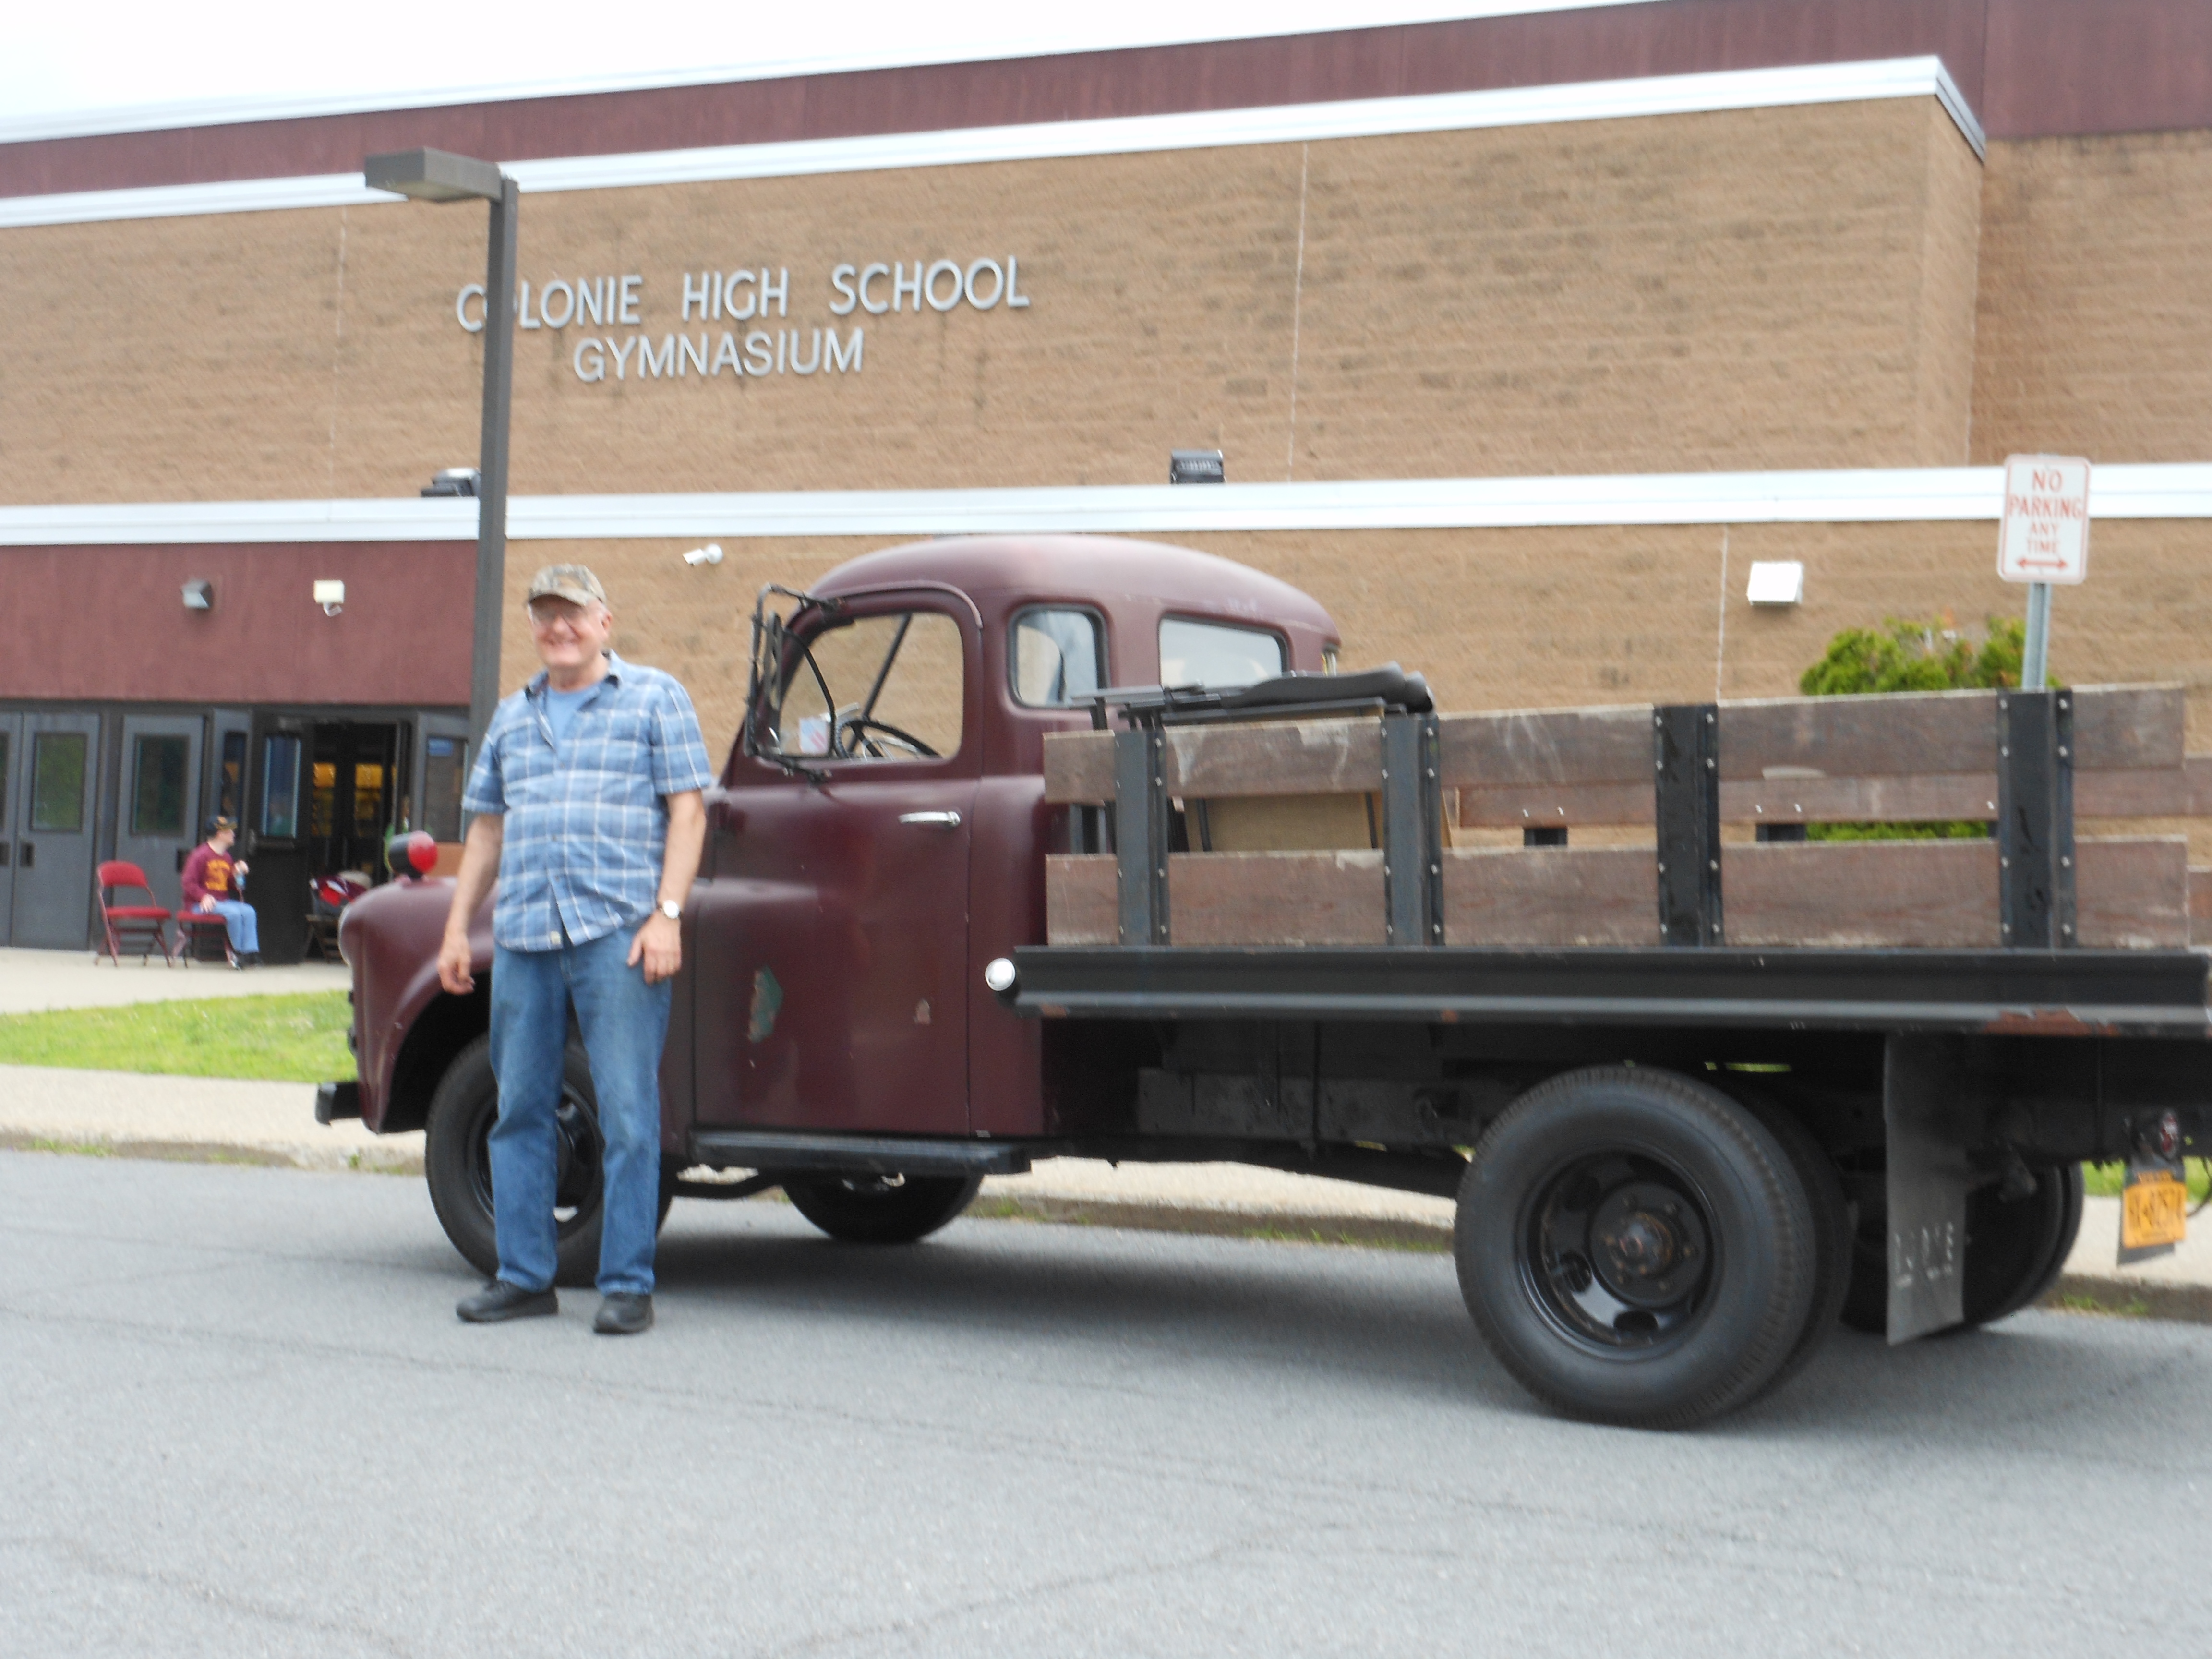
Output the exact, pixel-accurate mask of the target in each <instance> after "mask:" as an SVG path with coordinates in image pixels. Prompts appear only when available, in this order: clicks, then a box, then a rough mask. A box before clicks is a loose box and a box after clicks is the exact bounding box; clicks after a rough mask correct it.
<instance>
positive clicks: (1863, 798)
mask: <svg viewBox="0 0 2212 1659" xmlns="http://www.w3.org/2000/svg"><path fill="white" fill-rule="evenodd" d="M1996 815H1997V778H1996V773H1994V772H1981V773H1964V774H1960V773H1944V772H1923V773H1917V774H1907V775H1904V776H1901V777H1835V778H1747V779H1738V780H1736V781H1732V782H1726V783H1723V784H1722V785H1721V820H1722V822H1723V823H1865V822H1868V821H1869V820H1871V821H1876V822H1885V821H1886V822H1891V823H1942V822H1946V821H1948V820H1950V819H1953V818H1979V819H1990V818H1995V817H1996Z"/></svg>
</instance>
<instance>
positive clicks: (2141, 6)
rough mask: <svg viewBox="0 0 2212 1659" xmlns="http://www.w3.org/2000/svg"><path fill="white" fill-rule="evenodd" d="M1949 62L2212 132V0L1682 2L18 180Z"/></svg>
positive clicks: (528, 112) (539, 111) (440, 119)
mask: <svg viewBox="0 0 2212 1659" xmlns="http://www.w3.org/2000/svg"><path fill="white" fill-rule="evenodd" d="M1923 55H1936V56H1940V57H1941V58H1942V59H1943V61H1944V63H1945V64H1947V65H1948V68H1949V69H1950V71H1951V76H1952V78H1953V79H1954V81H1956V82H1958V85H1959V88H1960V91H1961V92H1962V93H1964V94H1966V101H1967V102H1968V104H1969V105H1971V106H1972V107H1973V108H1974V110H1975V111H1976V112H1977V113H1978V114H1979V115H1980V116H1981V117H1982V118H1983V121H1984V125H1986V126H1987V128H1988V129H1989V131H1990V136H1991V137H1999V138H2031V137H2051V136H2056V135H2059V134H2064V133H2088V132H2118V131H2146V130H2151V131H2155V130H2174V129H2181V128H2190V127H2201V126H2208V125H2212V0H1666V3H1663V4H1657V5H1626V6H1603V7H1596V8H1593V9H1589V10H1582V11H1565V12H1540V13H1534V14H1530V15H1522V16H1515V17H1491V18H1473V19H1467V20H1462V21H1455V22H1442V23H1423V24H1407V25H1399V26H1393V27H1387V28H1373V29H1349V30H1342V31H1339V32H1337V33H1328V34H1305V35H1284V36H1277V37H1274V38H1272V39H1268V40H1230V41H1218V42H1212V43H1204V44H1200V45H1195V46H1156V47H1146V48H1141V49H1136V50H1131V51H1127V52H1080V53H1073V54H1069V55H1066V56H1061V57H1050V58H1018V59H1010V60H1006V61H1003V62H998V63H982V64H934V65H921V66H918V67H915V68H911V69H896V70H868V71H865V72H859V73H853V74H846V75H815V76H793V77H791V78H788V79H785V80H777V81H754V82H733V83H729V84H726V85H719V86H703V87H676V88H668V89H665V90H659V91H646V92H617V93H599V94H588V95H581V96H576V97H568V98H534V99H516V100H508V101H502V102H495V103H483V104H471V105H459V106H447V107H444V108H437V109H423V110H402V111H386V112H368V113H362V114H351V115H333V116H321V117H315V118H307V119H301V120H290V121H260V122H248V123H244V124H240V125H229V126H210V127H187V128H178V129H174V130H173V131H166V132H134V133H113V134H106V135H100V136H95V137H82V138H58V139H51V140H45V141H41V142H38V143H18V144H5V145H0V196H35V195H42V194H46V193H49V192H52V191H80V190H113V189H121V188H125V187H130V186H136V185H178V184H193V183H202V182H206V181H210V180H216V179H252V178H277V177H289V176H297V175H305V174H318V173H349V172H352V171H354V170H356V168H358V167H360V166H361V161H362V157H363V156H364V155H371V154H374V152H376V151H379V150H389V149H409V148H411V147H413V146H415V145H417V144H431V145H435V146H438V147H440V148H442V149H455V150H460V151H463V152H465V153H466V154H470V155H488V156H493V157H496V158H497V159H499V160H501V161H525V160H530V159H533V158H538V157H545V156H556V155H614V154H620V153H623V152H626V151H633V150H663V149H690V148H696V147H699V146H705V145H714V144H741V143H766V142H769V141H776V140H786V139H803V138H836V137H853V136H857V135H861V134H867V133H881V132H919V131H935V130H939V129H944V128H954V127H969V126H997V125H1021V124H1024V123H1030V122H1048V121H1071V120H1082V119H1087V118H1097V117H1105V116H1117V115H1145V114H1160V113H1169V112H1177V111H1185V110H1206V109H1232V108H1249V107H1256V106H1264V105H1272V104H1291V103H1304V102H1321V101H1327V100H1334V99H1345V98H1382V97H1394V96H1398V95H1401V94H1410V93H1432V92H1453V91H1474V90H1480V89H1482V88H1494V87H1525V86H1544V85H1553V84H1559V83H1563V82H1575V81H1597V80H1615V79H1624V78H1629V77H1633V76H1648V75H1680V74H1688V73H1694V72H1697V71H1700V70H1737V69H1755V68H1765V67H1772V66H1776V65H1782V64H1820V63H1842V62H1850V61H1853V60H1857V59H1863V58H1904V57H1918V56H1923Z"/></svg>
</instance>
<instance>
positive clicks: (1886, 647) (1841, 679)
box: [1797, 617, 2027, 841]
mask: <svg viewBox="0 0 2212 1659" xmlns="http://www.w3.org/2000/svg"><path fill="white" fill-rule="evenodd" d="M1988 627H1989V631H1988V635H1987V636H1986V637H1985V638H1984V641H1983V642H1982V645H1981V647H1980V648H1979V649H1976V648H1975V647H1974V645H1973V644H1972V641H1969V640H1968V639H1966V636H1965V635H1962V634H1961V633H1960V631H1959V630H1958V629H1956V628H1955V627H1954V626H1953V625H1952V623H1951V619H1950V618H1949V617H1942V618H1934V619H1930V620H1929V621H1926V622H1908V621H1905V620H1904V619H1902V618H1900V617H1887V618H1885V619H1884V621H1883V623H1882V625H1881V629H1871V628H1847V629H1844V631H1843V632H1842V633H1840V634H1838V635H1836V637H1835V638H1833V639H1832V640H1830V641H1828V648H1827V651H1826V653H1824V654H1823V655H1822V656H1821V658H1820V661H1818V662H1816V663H1814V665H1812V666H1811V667H1810V668H1808V669H1807V670H1806V671H1804V673H1802V675H1800V676H1799V677H1798V680H1797V689H1798V690H1800V691H1802V692H1803V693H1804V694H1805V695H1806V696H1808V697H1847V696H1868V695H1869V694H1878V693H1881V692H1885V691H1978V690H1997V689H2000V688H2002V687H2006V686H2014V685H2018V684H2020V665H2021V656H2022V655H2023V654H2024V653H2025V651H2026V648H2027V623H2024V622H2023V621H2021V619H2020V618H2019V617H1990V620H1989V624H1988ZM1989 833H1990V826H1989V825H1988V824H1986V823H1982V822H1981V821H1979V820H1978V819H1973V818H1957V819H1953V820H1950V821H1948V822H1944V823H1814V824H1808V825H1807V826H1806V829H1805V836H1806V839H1807V840H1808V841H1976V840H1980V839H1981V838H1983V837H1984V836H1987V835H1988V834H1989Z"/></svg>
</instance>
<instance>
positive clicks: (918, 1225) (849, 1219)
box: [783, 1176, 983, 1244]
mask: <svg viewBox="0 0 2212 1659" xmlns="http://www.w3.org/2000/svg"><path fill="white" fill-rule="evenodd" d="M982 1185H983V1178H982V1177H981V1176H845V1177H840V1176H792V1177H791V1178H790V1179H788V1180H787V1181H786V1182H784V1183H783V1192H784V1196H785V1197H787V1198H788V1199H789V1200H791V1206H792V1208H793V1209H794V1210H797V1211H798V1212H799V1214H801V1215H803V1216H805V1218H807V1219H808V1220H809V1221H811V1222H812V1223H813V1224H814V1225H816V1226H817V1227H819V1228H820V1229H822V1231H823V1232H825V1233H827V1234H829V1237H832V1238H837V1239H842V1240H843V1241H844V1242H845V1243H848V1244H911V1243H914V1242H915V1240H916V1239H918V1238H927V1237H929V1235H930V1234H932V1233H933V1232H935V1231H937V1230H938V1229H939V1227H942V1226H943V1225H945V1223H946V1222H948V1221H951V1219H952V1218H954V1217H955V1216H957V1215H958V1214H959V1213H960V1212H961V1211H963V1210H964V1209H966V1208H967V1207H968V1206H969V1205H970V1204H972V1203H973V1202H975V1194H976V1193H977V1192H978V1191H979V1190H980V1189H981V1187H982Z"/></svg>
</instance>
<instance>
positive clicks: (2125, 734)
mask: <svg viewBox="0 0 2212 1659" xmlns="http://www.w3.org/2000/svg"><path fill="white" fill-rule="evenodd" d="M2186 712H2187V711H2186V706H2185V699H2184V697H2183V695H2182V689H2181V687H2179V685H2083V686H2077V687H2075V690H2074V747H2075V751H2076V753H2075V770H2076V771H2077V772H2124V771H2133V770H2138V769H2160V770H2162V769H2166V768H2167V767H2174V766H2179V765H2180V764H2181V763H2182V759H2183V756H2182V742H2183V726H2184V725H2185V718H2186Z"/></svg>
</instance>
